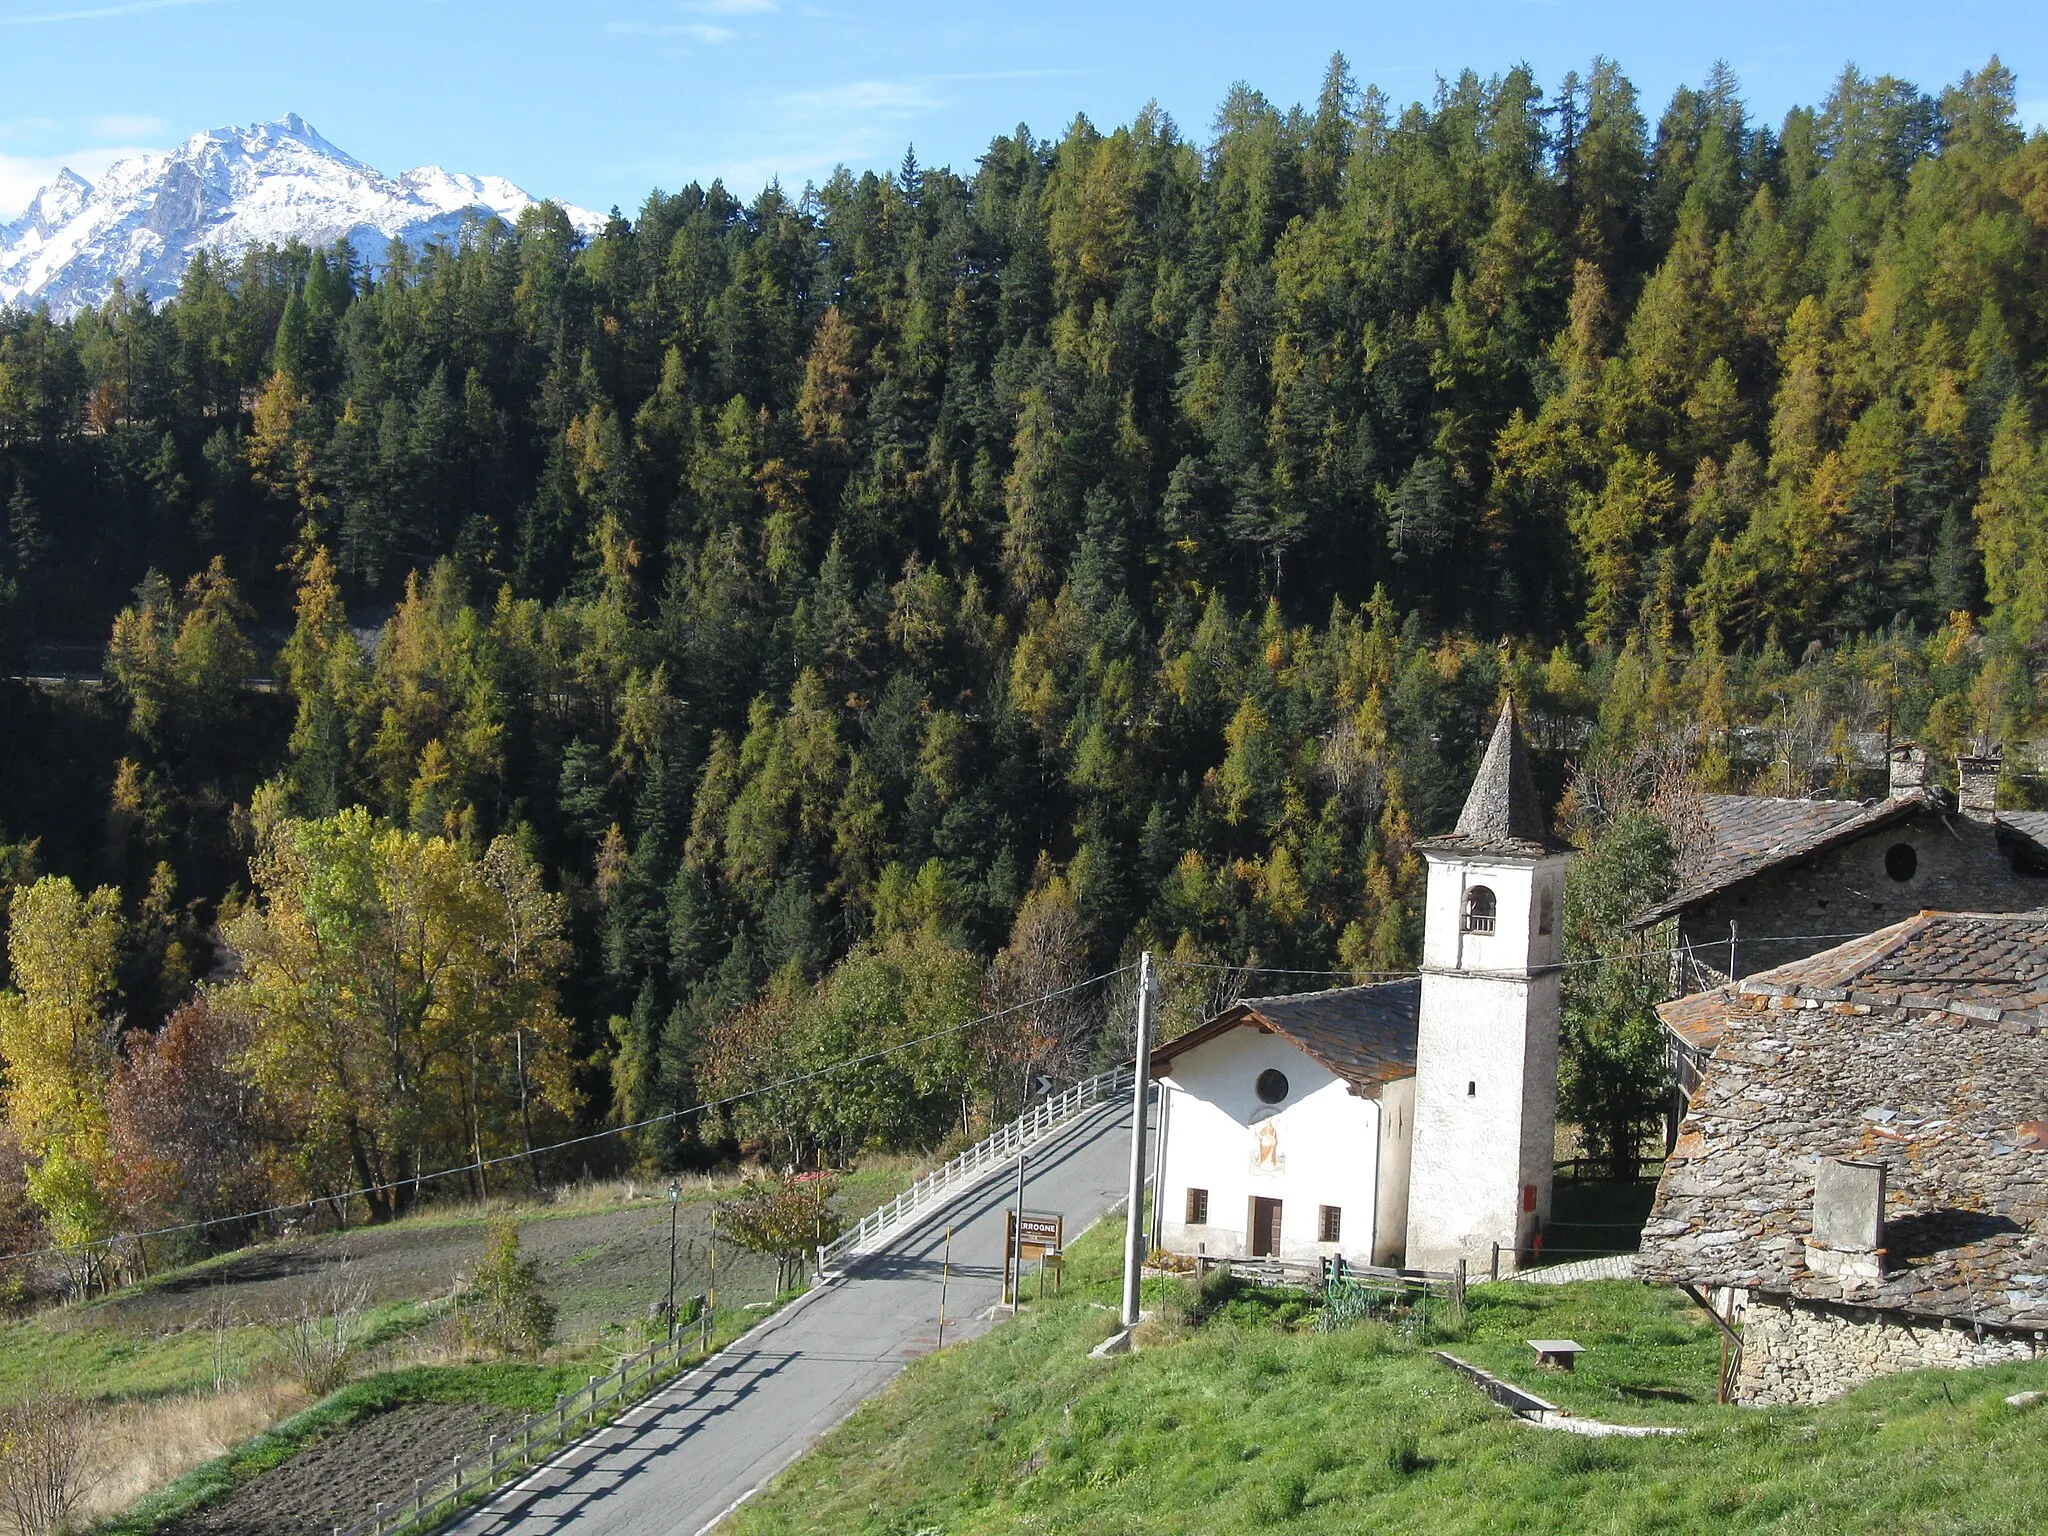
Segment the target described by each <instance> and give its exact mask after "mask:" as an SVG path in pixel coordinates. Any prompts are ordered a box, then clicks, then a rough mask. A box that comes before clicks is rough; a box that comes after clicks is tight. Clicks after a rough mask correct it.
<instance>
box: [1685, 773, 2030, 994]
mask: <svg viewBox="0 0 2048 1536" xmlns="http://www.w3.org/2000/svg"><path fill="white" fill-rule="evenodd" d="M1900 844H1903V845H1905V846H1906V847H1909V848H1911V849H1912V850H1913V858H1912V863H1913V866H1914V867H1913V873H1912V874H1911V876H1909V877H1908V878H1906V879H1904V880H1901V879H1897V878H1895V876H1894V874H1893V873H1892V871H1890V870H1887V868H1886V865H1885V855H1886V853H1887V852H1889V851H1890V850H1891V849H1892V848H1893V847H1895V846H1897V845H1900ZM1900 867H1903V866H1902V864H1901V863H1900V861H1897V860H1894V868H1895V869H1896V868H1900ZM2044 905H2048V879H2044V878H2042V877H2040V876H2038V875H2030V874H2024V873H2022V872H2020V871H2019V870H2017V869H2015V868H2014V866H2013V856H2012V851H2011V849H2010V848H2008V847H2004V846H2001V845H2000V843H1999V840H1998V834H1997V829H1996V828H1995V827H1992V826H1990V825H1988V824H1987V823H1984V822H1980V821H1971V820H1969V819H1968V818H1966V817H1964V816H1960V815H1955V814H1950V815H1946V816H1944V815H1942V814H1940V813H1938V812H1936V811H1935V810H1933V809H1931V808H1930V809H1928V810H1924V811H1921V812H1920V813H1919V814H1917V815H1915V816H1913V817H1911V818H1909V819H1908V820H1906V821H1904V822H1902V823H1900V824H1897V825H1894V826H1889V827H1883V828H1880V829H1878V830H1877V831H1874V832H1871V833H1869V834H1868V835H1867V836H1864V837H1861V838H1858V839H1857V840H1856V841H1854V842H1852V843H1848V844H1845V845H1844V846H1842V847H1840V848H1835V849H1831V850H1829V851H1827V852H1825V853H1819V854H1816V855H1814V856H1813V857H1812V858H1810V859H1805V860H1802V861H1801V862H1799V863H1797V864H1793V865H1790V866H1787V867H1785V868H1781V869H1773V870H1768V871H1766V872H1765V873H1763V874H1760V875H1758V876H1756V877H1755V878H1753V879H1749V880H1744V881H1742V882H1741V883H1740V884H1738V885H1734V886H1731V887H1730V888H1728V889H1727V890H1725V891H1721V892H1719V893H1718V894H1716V895H1714V896H1713V897H1711V898H1709V899H1708V900H1706V901H1703V902H1701V903H1700V904H1699V905H1698V906H1696V907H1694V908H1692V909H1691V910H1690V911H1688V912H1687V913H1686V914H1685V915H1684V916H1683V917H1682V918H1681V919H1680V922H1679V942H1680V943H1681V944H1689V945H1691V946H1693V948H1694V949H1695V950H1696V951H1697V953H1698V958H1699V960H1700V962H1701V963H1702V964H1703V965H1704V966H1706V967H1707V968H1709V969H1711V970H1714V971H1717V972H1726V970H1727V967H1728V925H1729V923H1730V922H1733V923H1734V924H1735V927H1736V951H1737V952H1736V960H1735V964H1736V968H1737V974H1738V975H1741V976H1754V975H1755V974H1756V973H1757V972H1759V971H1765V970H1769V969H1771V968H1772V967H1773V966H1779V965H1786V964H1789V963H1790V962H1792V961H1794V960H1803V959H1805V958H1806V957H1807V956H1808V955H1814V954H1818V953H1820V951H1822V950H1824V949H1832V948H1833V947H1834V946H1835V945H1836V944H1838V943H1840V942H1841V939H1840V938H1839V937H1832V938H1831V937H1828V935H1856V934H1864V933H1869V932H1871V931H1872V930H1874V929H1878V928H1882V927H1884V926H1885V925H1887V924H1889V923H1896V922H1900V921H1902V920H1903V919H1905V918H1909V917H1912V916H1915V915H1916V914H1918V913H1920V912H1924V911H1929V910H1933V911H1937V912H2026V911H2031V910H2032V909H2034V908H2036V907H2040V906H2044ZM1778 935H1813V937H1808V938H1803V939H1799V940H1797V941H1795V942H1789V943H1788V942H1777V943H1770V942H1766V940H1768V939H1771V938H1773V937H1774V936H1778Z"/></svg>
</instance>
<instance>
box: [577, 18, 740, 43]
mask: <svg viewBox="0 0 2048 1536" xmlns="http://www.w3.org/2000/svg"><path fill="white" fill-rule="evenodd" d="M604 29H605V31H607V32H610V33H614V34H616V35H619V36H623V37H680V38H685V39H687V40H689V41H690V42H693V43H729V42H731V41H732V39H733V35H734V34H733V30H732V28H731V27H720V26H715V25H713V24H712V23H711V22H708V21H608V22H606V23H605V28H604Z"/></svg>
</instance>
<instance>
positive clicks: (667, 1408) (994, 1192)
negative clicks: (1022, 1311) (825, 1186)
mask: <svg viewBox="0 0 2048 1536" xmlns="http://www.w3.org/2000/svg"><path fill="white" fill-rule="evenodd" d="M1155 1113H1156V1111H1155ZM1155 1130H1156V1128H1155ZM1130 1145H1131V1109H1130V1100H1129V1098H1128V1096H1120V1098H1119V1100H1118V1101H1117V1102H1116V1103H1113V1104H1104V1105H1102V1106H1100V1107H1099V1108H1097V1109H1094V1110H1092V1111H1090V1112H1089V1113H1088V1114H1086V1115H1083V1116H1081V1117H1080V1118H1079V1119H1078V1120H1076V1121H1075V1122H1074V1124H1073V1125H1071V1126H1069V1127H1068V1128H1067V1129H1066V1130H1064V1131H1062V1132H1060V1133H1059V1134H1057V1135H1055V1136H1052V1137H1049V1138H1048V1139H1046V1140H1045V1141H1043V1142H1041V1143H1039V1145H1038V1146H1037V1147H1036V1148H1035V1149H1033V1151H1032V1152H1031V1154H1030V1155H1029V1156H1027V1158H1026V1171H1025V1177H1026V1185H1025V1196H1024V1203H1025V1206H1026V1208H1027V1209H1030V1210H1033V1211H1059V1212H1061V1213H1063V1214H1064V1215H1065V1217H1066V1221H1067V1225H1066V1230H1067V1234H1068V1237H1069V1240H1071V1239H1072V1238H1073V1236H1075V1235H1077V1234H1078V1233H1079V1232H1080V1231H1081V1230H1082V1229H1083V1228H1085V1227H1087V1226H1088V1225H1089V1224H1090V1223H1092V1222H1094V1221H1095V1220H1097V1219H1098V1218H1100V1217H1101V1216H1103V1215H1104V1214H1105V1213H1107V1212H1108V1211H1109V1210H1110V1208H1111V1207H1112V1206H1114V1205H1117V1204H1119V1203H1120V1202H1121V1201H1122V1199H1123V1194H1124V1185H1125V1182H1126V1181H1127V1180H1128V1178H1129V1177H1130V1155H1131V1154H1130ZM1148 1162H1149V1158H1148ZM1016 1167H1017V1165H1016V1163H1015V1162H1014V1161H1012V1162H1011V1163H1010V1164H1009V1165H1008V1170H1007V1176H1005V1175H1004V1174H1003V1173H998V1174H996V1175H994V1176H992V1177H991V1178H989V1179H988V1180H987V1181H985V1182H983V1183H981V1184H978V1185H975V1186H974V1187H972V1188H970V1189H968V1190H965V1191H963V1192H962V1193H961V1194H960V1195H958V1196H957V1197H955V1198H954V1199H953V1200H951V1201H948V1202H946V1203H945V1204H942V1205H939V1206H936V1207H934V1208H933V1210H932V1211H931V1213H930V1214H929V1215H928V1216H925V1217H922V1218H920V1219H919V1220H918V1221H917V1222H916V1223H915V1224H914V1225H913V1226H910V1227H908V1228H906V1229H904V1230H903V1231H902V1232H900V1233H898V1234H896V1235H895V1236H894V1237H892V1238H890V1239H888V1240H887V1242H886V1243H885V1244H884V1246H883V1247H882V1248H881V1249H879V1250H877V1251H876V1252H874V1253H871V1254H868V1255H866V1256H864V1257H862V1258H860V1259H858V1260H855V1261H853V1262H852V1263H851V1264H849V1266H848V1269H847V1272H846V1276H845V1278H843V1279H841V1280H838V1281H835V1282H833V1283H831V1284H829V1285H825V1286H822V1287H820V1288H818V1289H817V1290H814V1291H811V1292H810V1293H809V1294H807V1295H805V1296H803V1297H801V1298H800V1299H798V1300H797V1301H795V1302H793V1303H792V1304H791V1305H790V1306H788V1307H786V1308H784V1309H783V1310H782V1311H781V1312H779V1313H777V1314H775V1316H773V1317H772V1318H770V1319H769V1320H768V1321H767V1322H765V1323H763V1324H762V1325H761V1326H760V1327H759V1328H756V1329H755V1330H754V1331H753V1332H751V1333H749V1334H747V1335H746V1336H745V1337H743V1338H741V1339H739V1340H736V1341H735V1342H734V1343H733V1344H731V1345H729V1346H728V1347H727V1348H725V1349H724V1350H722V1351H721V1352H720V1353H718V1354H717V1355H714V1356H713V1357H712V1358H711V1359H710V1360H708V1361H706V1362H705V1363H704V1364H703V1365H702V1366H701V1367H699V1368H698V1369H697V1370H695V1371H692V1372H691V1373H690V1374H689V1375H687V1376H684V1377H683V1378H681V1379H680V1380H678V1381H677V1382H676V1383H675V1384H674V1385H672V1386H669V1387H667V1388H664V1389H663V1390H662V1391H660V1392H658V1393H656V1394H655V1395H654V1396H653V1397H651V1398H649V1399H648V1400H647V1401H646V1402H645V1403H642V1404H640V1405H639V1406H638V1407H636V1408H634V1409H632V1410H631V1411H630V1412H628V1413H626V1414H625V1415H624V1416H623V1417H621V1418H620V1419H619V1420H618V1421H617V1422H616V1423H614V1424H612V1425H610V1426H608V1427H607V1428H605V1429H603V1430H601V1431H600V1432H599V1433H597V1434H595V1435H593V1436H591V1437H590V1438H589V1439H586V1440H583V1441H580V1442H578V1443H577V1444H576V1445H574V1446H572V1447H571V1448H570V1449H569V1450H567V1451H565V1452H564V1453H563V1454H562V1455H560V1456H558V1457H556V1458H555V1459H554V1460H553V1461H551V1462H549V1463H548V1464H547V1465H546V1466H544V1467H541V1468H539V1469H538V1470H537V1471H535V1472H533V1473H530V1474H529V1475H528V1476H527V1477H526V1478H524V1479H523V1480H522V1481H520V1482H519V1483H516V1484H514V1485H513V1486H512V1487H511V1488H508V1489H507V1490H505V1492H503V1493H501V1494H499V1495H498V1496H497V1497H496V1498H494V1499H492V1500H490V1501H489V1502H488V1503H486V1504H484V1505H483V1506H482V1507H480V1508H479V1509H478V1510H476V1511H475V1512H474V1513H473V1514H471V1515H469V1516H468V1517H467V1518H465V1519H464V1520H462V1521H461V1522H459V1523H457V1524H455V1525H453V1526H450V1527H448V1529H449V1530H451V1531H454V1532H459V1533H461V1536H554V1533H558V1532H570V1531H574V1532H589V1533H594V1532H599V1531H603V1532H606V1533H607V1536H700V1533H702V1532H705V1531H708V1530H710V1529H711V1528H712V1527H713V1526H715V1525H717V1524H718V1522H719V1521H720V1520H722V1519H723V1518H724V1517H725V1516H726V1515H728V1514H730V1513H731V1512H732V1511H733V1510H734V1509H735V1508H737V1507H738V1506H739V1505H740V1504H741V1503H742V1502H743V1501H744V1500H745V1499H747V1498H748V1497H749V1496H750V1495H751V1494H753V1492H754V1491H755V1490H756V1489H758V1488H760V1487H761V1486H762V1484H764V1483H766V1482H767V1481H768V1479H770V1478H771V1477H773V1476H774V1475H775V1474H776V1473H778V1472H780V1471H781V1470H782V1469H783V1468H784V1467H786V1466H788V1465H789V1464H790V1463H791V1462H793V1461H795V1460H796V1459H797V1457H799V1456H801V1455H802V1454H803V1453H804V1452H805V1451H806V1450H808V1449H809V1448H810V1447H811V1445H812V1444H814V1443H815V1442H816V1441H817V1439H818V1437H819V1436H820V1435H822V1434H824V1433H825V1431H826V1430H828V1429H830V1428H832V1427H833V1426H834V1425H835V1424H837V1423H839V1422H840V1421H841V1420H842V1419H844V1418H845V1417H846V1416H847V1415H848V1414H850V1413H852V1412H853V1410H854V1409H855V1408H856V1407H858V1406H859V1405H860V1404H861V1402H862V1401H863V1400H865V1399H867V1398H869V1397H872V1396H873V1395H874V1394H875V1393H877V1392H879V1391H880V1390H881V1389H882V1388H883V1387H885V1386H887V1385H888V1384H889V1382H890V1381H891V1380H893V1379H894V1378H895V1376H896V1374H897V1372H899V1371H901V1370H902V1369H903V1367H904V1365H905V1364H906V1363H907V1362H908V1361H910V1360H912V1359H914V1358H915V1357H917V1356H918V1355H922V1354H926V1353H929V1352H930V1351H931V1350H932V1349H933V1348H934V1346H935V1345H936V1344H937V1333H938V1322H939V1266H940V1262H941V1260H942V1258H943V1257H944V1253H945V1246H946V1226H947V1224H948V1223H951V1224H952V1227H953V1268H952V1278H951V1281H950V1283H949V1284H948V1286H947V1290H946V1337H947V1338H948V1339H949V1340H953V1339H965V1338H968V1337H970V1336H972V1335H974V1334H977V1333H981V1332H985V1331H986V1330H987V1328H988V1327H989V1326H990V1325H989V1323H988V1321H987V1320H986V1318H985V1317H984V1316H983V1315H982V1314H985V1313H987V1312H988V1311H989V1309H990V1308H991V1307H993V1306H994V1305H996V1303H998V1302H999V1301H1000V1300H1001V1299H1002V1253H1003V1220H1004V1213H1005V1212H1006V1211H1007V1210H1008V1209H1009V1207H1010V1205H1011V1203H1012V1202H1013V1201H1014V1200H1015V1198H1016Z"/></svg>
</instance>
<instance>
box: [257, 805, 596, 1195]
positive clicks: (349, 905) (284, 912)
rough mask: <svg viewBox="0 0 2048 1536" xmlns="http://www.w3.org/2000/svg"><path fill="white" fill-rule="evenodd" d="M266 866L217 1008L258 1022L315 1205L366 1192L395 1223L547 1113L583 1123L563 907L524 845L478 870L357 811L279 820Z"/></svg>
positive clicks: (523, 1142)
mask: <svg viewBox="0 0 2048 1536" xmlns="http://www.w3.org/2000/svg"><path fill="white" fill-rule="evenodd" d="M252 873H253V874H254V877H255V884H256V890H257V900H256V901H255V902H254V903H252V904H251V905H250V906H249V907H248V908H247V909H245V910H244V911H243V912H242V913H241V915H240V916H238V917H237V918H235V919H233V920H232V921H231V922H230V923H229V924H228V926H227V930H226V937H227V939H228V942H229V944H230V945H231V946H232V947H233V949H234V950H235V951H236V953H237V954H238V955H239V956H240V959H241V964H242V974H241V976H240V978H239V979H238V980H236V981H235V982H233V983H231V984H230V985H228V986H227V987H225V988H223V989H222V992H221V994H220V996H219V998H218V1001H219V1003H220V1005H221V1006H224V1007H230V1008H238V1009H242V1010H245V1011H246V1013H247V1015H248V1017H249V1020H250V1026H251V1032H250V1038H251V1045H250V1050H249V1057H248V1064H249V1067H250V1070H251V1073H252V1075H253V1076H254V1078H255V1080H256V1083H257V1085H258V1087H259V1089H260V1090H261V1091H262V1093H263V1094H264V1096H265V1098H266V1100H267V1101H268V1103H269V1106H270V1109H271V1111H272V1113H273V1114H274V1115H275V1116H276V1117H277V1118H278V1119H279V1121H280V1123H281V1124H282V1125H283V1126H284V1127H285V1128H286V1129H287V1132H288V1135H287V1138H286V1145H287V1146H288V1147H289V1148H291V1151H290V1153H289V1157H290V1159H291V1166H290V1169H289V1171H290V1173H291V1174H292V1175H293V1176H294V1177H295V1178H296V1179H297V1180H298V1181H299V1182H300V1183H301V1184H303V1185H304V1186H305V1187H306V1189H307V1191H308V1193H321V1192H324V1191H326V1190H328V1189H331V1187H332V1185H333V1184H334V1183H336V1182H341V1181H343V1180H347V1181H351V1182H353V1183H355V1184H356V1185H357V1186H358V1187H360V1188H362V1189H364V1190H366V1191H368V1193H367V1194H366V1195H365V1197H364V1198H365V1201H366V1203H367V1204H368V1206H369V1208H370V1211H371V1214H372V1216H373V1217H375V1218H377V1219H380V1220H381V1219H384V1218H388V1217H390V1216H393V1215H397V1214H400V1213H402V1212H403V1211H404V1210H406V1209H407V1208H408V1207H409V1206H410V1205H411V1204H412V1203H413V1201H414V1199H415V1198H416V1196H417V1194H418V1190H419V1184H418V1181H419V1179H420V1177H421V1176H422V1175H424V1174H429V1173H433V1172H436V1171H438V1170H439V1169H441V1168H444V1167H452V1166H464V1165H468V1164H471V1163H479V1164H480V1163H482V1162H484V1161H485V1160H487V1159H491V1158H495V1157H504V1156H508V1155H511V1154H514V1153H516V1152H519V1151H523V1150H524V1149H525V1148H526V1147H527V1146H529V1145H530V1144H531V1138H532V1133H533V1127H534V1119H535V1115H536V1114H537V1113H548V1114H566V1113H568V1112H570V1111H571V1110H573V1108H574V1106H575V1102H576V1095H575V1091H574V1088H573V1086H572V1084H571V1082H570V1077H569V1064H568V1055H567V1052H568V1043H569V1030H568V1025H567V1022H566V1021H565V1020H564V1019H563V1017H562V1015H561V1013H560V1011H559V1009H558V1008H557V1007H556V1003H555V996H554V980H555V977H556V975H557V974H558V973H559V971H560V969H561V966H562V963H563V959H564V953H565V951H564V949H563V946H562V938H561V931H562V912H561V906H560V902H559V899H558V898H556V897H555V896H553V895H552V894H551V893H549V892H547V891H546V890H545V889H543V888H542V886H541V884H540V881H539V876H538V873H537V871H535V870H534V869H533V867H532V864H531V861H530V860H528V859H527V857H526V856H525V854H523V853H522V852H521V851H520V850H519V849H518V848H517V846H516V845H515V844H513V843H512V842H511V841H510V840H508V839H500V840H499V841H498V842H497V843H494V844H493V845H492V846H491V847H490V849H489V850H488V851H487V852H486V853H485V855H484V856H483V858H482V859H479V860H472V859H469V858H466V857H465V856H464V855H463V852H462V850H461V849H460V848H459V847H458V846H457V845H456V844H455V843H453V842H451V841H449V840H448V839H446V838H439V837H425V836H422V835H420V834H418V833H414V832H408V831H405V830H402V829H400V828H397V827H392V826H388V825H384V824H381V823H379V822H378V821H376V820H375V819H374V818H373V817H371V816H370V814H369V813H368V812H367V811H364V810H362V809H361V808H352V809H350V810H345V811H343V812H341V813H340V814H338V815H336V816H333V817H329V818H327V819H325V820H321V821H287V822H285V823H283V824H282V825H281V826H279V827H277V828H276V829H274V830H273V831H272V832H271V834H270V836H269V838H268V839H267V841H266V843H265V845H264V847H263V849H262V850H261V852H260V853H259V855H258V856H257V858H256V860H255V861H254V863H253V865H252ZM469 1177H470V1178H471V1179H472V1180H473V1181H474V1187H475V1188H477V1190H478V1191H479V1192H483V1191H484V1190H485V1189H486V1188H487V1187H488V1186H487V1182H486V1179H485V1175H484V1172H483V1171H482V1170H481V1169H477V1170H475V1171H473V1172H472V1173H471V1174H470V1175H469Z"/></svg>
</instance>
